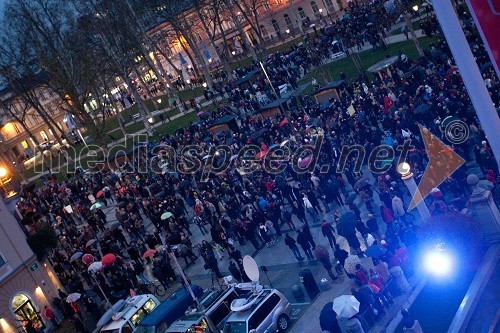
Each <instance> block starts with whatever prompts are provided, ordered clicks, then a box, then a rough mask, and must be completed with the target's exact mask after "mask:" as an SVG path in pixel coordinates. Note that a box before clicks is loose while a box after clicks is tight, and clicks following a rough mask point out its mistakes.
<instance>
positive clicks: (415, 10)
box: [412, 5, 422, 22]
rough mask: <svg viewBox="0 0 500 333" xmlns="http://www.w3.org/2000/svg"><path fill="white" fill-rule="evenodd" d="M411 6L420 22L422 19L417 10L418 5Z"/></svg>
mask: <svg viewBox="0 0 500 333" xmlns="http://www.w3.org/2000/svg"><path fill="white" fill-rule="evenodd" d="M412 8H413V11H414V12H415V15H416V16H417V17H418V20H419V21H420V22H422V19H421V18H420V13H419V11H418V9H419V8H418V5H415V6H413V7H412Z"/></svg>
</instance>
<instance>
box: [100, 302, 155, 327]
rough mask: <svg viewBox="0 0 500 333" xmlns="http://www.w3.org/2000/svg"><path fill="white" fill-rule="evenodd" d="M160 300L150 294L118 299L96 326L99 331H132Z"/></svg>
mask: <svg viewBox="0 0 500 333" xmlns="http://www.w3.org/2000/svg"><path fill="white" fill-rule="evenodd" d="M158 305H160V301H159V300H158V299H157V298H156V297H155V296H154V295H151V294H146V295H137V296H133V297H129V298H127V299H126V300H119V301H118V302H116V303H115V304H114V305H113V306H112V307H111V309H109V310H108V311H106V313H105V314H104V315H103V316H102V317H101V319H100V320H99V322H98V323H97V327H101V329H100V330H99V332H101V333H132V332H135V331H136V329H137V326H138V325H139V323H140V322H141V321H142V320H143V319H144V317H146V316H147V315H148V314H149V313H151V311H153V309H154V308H156V307H157V306H158Z"/></svg>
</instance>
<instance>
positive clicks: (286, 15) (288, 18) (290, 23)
mask: <svg viewBox="0 0 500 333" xmlns="http://www.w3.org/2000/svg"><path fill="white" fill-rule="evenodd" d="M284 17H285V24H286V26H287V27H288V28H291V27H292V19H291V18H290V16H289V15H288V14H285V15H284Z"/></svg>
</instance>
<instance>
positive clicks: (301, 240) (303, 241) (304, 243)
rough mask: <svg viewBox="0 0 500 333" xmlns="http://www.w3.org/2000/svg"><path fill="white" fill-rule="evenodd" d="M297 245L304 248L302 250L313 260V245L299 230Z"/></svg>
mask: <svg viewBox="0 0 500 333" xmlns="http://www.w3.org/2000/svg"><path fill="white" fill-rule="evenodd" d="M297 243H298V244H299V245H300V247H302V250H303V251H304V253H305V254H306V256H307V259H309V260H313V259H314V257H313V254H312V251H311V243H310V242H309V239H308V237H307V235H306V234H305V232H304V231H301V230H299V231H298V233H297Z"/></svg>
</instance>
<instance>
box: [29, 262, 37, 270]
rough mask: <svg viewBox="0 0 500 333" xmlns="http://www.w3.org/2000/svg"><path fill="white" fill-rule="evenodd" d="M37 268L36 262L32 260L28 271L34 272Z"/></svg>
mask: <svg viewBox="0 0 500 333" xmlns="http://www.w3.org/2000/svg"><path fill="white" fill-rule="evenodd" d="M37 268H38V264H37V263H36V262H34V263H32V264H31V266H30V271H32V272H34V271H35V270H36V269H37Z"/></svg>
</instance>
